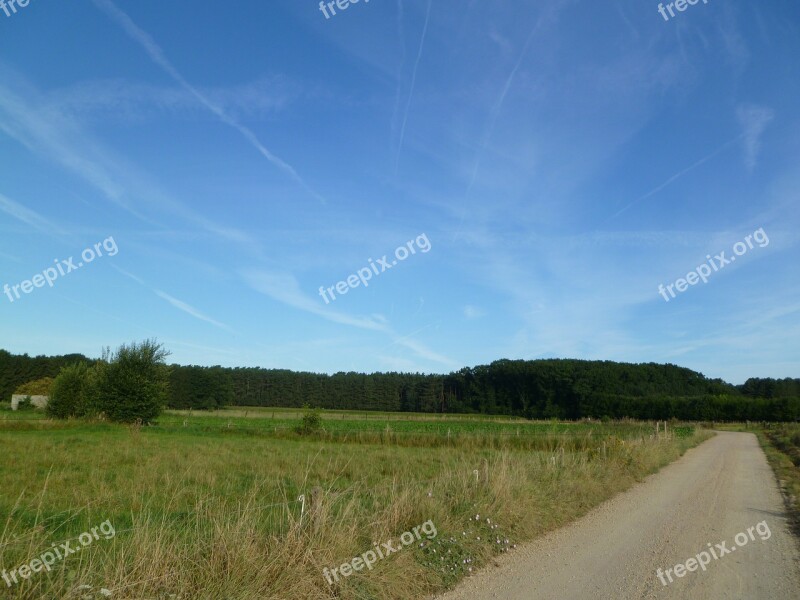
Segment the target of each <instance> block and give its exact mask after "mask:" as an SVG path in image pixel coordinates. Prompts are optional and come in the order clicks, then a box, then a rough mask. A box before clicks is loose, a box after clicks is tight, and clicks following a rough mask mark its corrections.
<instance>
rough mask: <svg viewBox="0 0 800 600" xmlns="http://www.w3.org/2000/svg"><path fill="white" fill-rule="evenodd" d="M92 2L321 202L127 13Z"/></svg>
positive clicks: (106, 2) (104, 1)
mask: <svg viewBox="0 0 800 600" xmlns="http://www.w3.org/2000/svg"><path fill="white" fill-rule="evenodd" d="M92 1H93V2H94V4H95V5H96V6H97V7H98V8H99V9H101V10H102V11H103V12H105V13H106V14H107V15H108V16H109V17H111V19H112V20H114V21H115V22H116V23H117V24H118V25H120V26H121V27H122V28H123V29H124V30H125V33H127V34H128V36H129V37H130V38H131V39H133V40H134V41H135V42H137V43H138V44H139V45H140V46H142V48H144V51H145V52H146V53H147V55H148V56H149V57H150V59H151V60H152V61H153V62H154V63H155V64H156V65H158V66H159V67H161V69H162V70H163V71H164V72H165V73H166V74H167V75H169V76H170V77H172V79H174V80H175V81H176V82H177V83H178V84H180V85H181V87H183V88H184V89H185V90H187V91H188V92H189V93H191V94H192V95H193V96H194V97H195V98H197V100H198V101H200V102H201V103H202V104H203V105H204V106H205V107H206V108H207V109H208V110H210V111H211V112H212V113H214V114H215V115H216V116H217V117H218V118H219V119H220V120H221V121H222V122H223V123H225V124H226V125H229V126H230V127H232V128H234V129H235V130H236V131H238V132H239V133H240V134H241V135H242V136H243V137H244V138H245V139H246V140H247V141H248V142H249V143H250V144H251V145H252V146H253V147H254V148H255V149H256V150H258V152H259V153H261V155H262V156H264V158H266V159H267V160H268V161H269V162H270V163H272V164H273V165H274V166H276V167H278V168H279V169H280V170H281V171H283V172H284V173H286V174H287V175H288V176H289V177H291V178H292V179H293V180H294V181H295V182H296V183H298V184H299V185H300V186H301V187H302V188H303V189H305V190H306V191H307V192H308V193H309V194H311V195H312V196H314V197H315V198H316V199H317V200H319V201H321V202H323V203H324V202H325V198H323V197H322V196H321V195H319V194H318V193H317V192H316V191H314V190H313V189H312V188H311V187H310V186H309V185H308V184H307V183H306V182H305V180H304V179H303V178H302V177H300V175H299V174H298V173H297V171H296V170H295V168H294V167H293V166H291V165H290V164H289V163H287V162H286V161H284V160H283V159H282V158H280V157H279V156H277V155H276V154H273V153H272V152H271V151H270V150H269V149H267V147H266V146H264V144H262V143H261V141H260V140H259V139H258V137H257V136H256V134H255V133H253V132H252V131H251V130H250V129H248V128H247V127H245V126H244V125H242V124H240V123H239V122H238V121H236V120H235V119H234V118H233V117H232V116H231V115H230V114H228V113H227V112H226V111H225V110H223V108H222V107H221V106H220V105H218V104H217V103H215V102H213V101H212V100H211V99H210V98H208V97H207V96H206V95H205V94H203V93H202V92H201V91H200V90H199V89H198V88H196V87H194V86H193V85H192V84H190V83H189V82H188V81H187V80H186V79H185V78H184V77H183V75H181V73H180V72H179V71H178V70H177V69H176V68H175V67H174V66H173V65H172V63H171V62H169V60H167V58H166V56H164V52H163V51H162V50H161V48H160V47H159V45H158V44H156V42H155V40H153V38H152V37H151V36H150V35H149V34H148V33H146V32H145V31H143V30H142V29H140V28H139V26H138V25H136V23H134V22H133V20H132V19H131V18H130V17H129V16H128V15H127V13H124V12H123V11H121V10H120V9H119V8H117V6H116V5H115V4H114V3H113V2H111V1H110V0H92Z"/></svg>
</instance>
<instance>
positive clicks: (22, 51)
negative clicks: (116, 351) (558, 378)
mask: <svg viewBox="0 0 800 600" xmlns="http://www.w3.org/2000/svg"><path fill="white" fill-rule="evenodd" d="M4 1H5V4H6V6H7V7H8V2H9V1H10V0H4ZM340 4H341V5H342V6H345V8H344V9H342V8H337V6H336V4H335V3H332V8H329V7H327V6H324V7H323V8H324V10H321V8H320V6H319V3H318V2H315V1H313V0H267V1H255V0H239V1H237V2H232V3H226V4H222V3H218V2H208V1H207V0H195V1H194V2H191V3H190V2H186V1H173V2H163V1H155V0H137V1H136V2H130V1H128V2H122V1H121V0H119V1H118V0H114V1H113V2H112V1H111V0H69V1H64V2H55V1H53V0H30V2H29V3H28V4H27V5H26V6H19V5H16V4H14V5H11V7H10V8H9V9H8V14H6V13H5V12H3V11H4V10H5V9H3V8H2V6H0V265H2V277H1V280H0V285H3V286H4V288H3V293H2V295H0V324H1V327H2V330H1V331H2V336H1V337H0V347H2V348H5V349H7V350H9V351H11V352H14V353H28V354H31V355H36V354H47V355H53V354H65V353H73V352H80V353H83V354H86V355H88V356H93V357H96V356H99V355H100V353H101V350H102V348H104V347H106V346H111V347H112V348H113V347H116V346H118V345H120V344H122V343H127V342H131V341H134V340H143V339H148V338H156V339H157V340H158V341H159V342H162V343H163V344H164V345H165V346H166V348H167V349H168V350H169V351H170V352H171V353H172V354H171V356H170V359H169V360H170V362H176V363H180V364H198V365H215V364H219V365H223V366H260V367H265V368H285V369H293V370H302V371H314V372H325V373H334V372H337V371H361V372H374V371H413V372H431V373H446V372H450V371H453V370H458V369H460V368H462V367H464V366H473V365H478V364H487V363H489V362H492V361H494V360H497V359H501V358H509V359H538V358H579V359H590V360H615V361H624V362H634V363H640V362H659V363H672V364H678V365H681V366H685V367H689V368H691V369H695V370H698V371H700V372H702V373H703V374H705V375H706V376H708V377H721V378H723V379H725V380H726V381H729V382H732V383H742V382H744V380H745V379H747V378H748V377H798V376H800V372H799V371H800V344H798V339H800V294H798V292H800V278H798V264H799V262H798V258H800V252H799V246H798V241H800V233H799V232H800V227H798V226H799V225H800V197H799V196H798V193H799V191H800V5H798V3H797V2H796V1H793V0H768V1H766V2H752V1H749V2H745V1H742V0H708V2H707V3H704V2H703V1H702V0H701V1H699V2H698V3H697V4H695V5H685V6H684V10H683V11H677V10H675V9H674V8H672V5H671V4H670V6H669V8H667V6H665V5H664V6H663V11H662V12H663V15H662V12H659V4H658V3H657V2H653V1H652V0H612V1H607V2H589V1H587V0H580V1H577V0H535V1H533V0H484V1H482V2H478V1H477V0H458V1H455V0H372V1H371V2H369V1H368V0H362V1H361V2H358V3H356V4H350V5H348V4H347V2H346V1H342V0H340ZM670 10H672V13H673V14H674V16H670V12H669V11H670ZM334 11H335V14H334ZM748 236H749V237H748ZM737 244H738V245H737ZM721 253H724V254H723V255H722V256H720V254H721ZM717 257H719V258H717ZM731 258H734V259H735V261H734V260H731ZM704 265H705V266H704ZM712 266H713V267H714V268H713V269H712V268H711V267H712ZM706 271H708V272H709V273H708V274H707V273H706ZM690 272H694V273H695V274H694V275H688V274H689V273H690ZM359 274H360V277H359ZM700 274H702V275H703V277H700ZM703 279H705V281H703ZM348 280H349V281H348ZM680 280H684V281H683V282H681V281H680ZM687 280H688V281H687ZM25 282H27V283H25ZM340 282H342V283H340ZM337 284H338V289H337ZM670 285H672V288H669V287H668V286H670ZM14 286H16V288H15V287H14ZM660 286H662V287H660Z"/></svg>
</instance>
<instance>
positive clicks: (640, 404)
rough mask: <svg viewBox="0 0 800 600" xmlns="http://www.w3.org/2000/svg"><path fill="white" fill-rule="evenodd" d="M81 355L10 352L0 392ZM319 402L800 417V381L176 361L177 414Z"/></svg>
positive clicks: (405, 408)
mask: <svg viewBox="0 0 800 600" xmlns="http://www.w3.org/2000/svg"><path fill="white" fill-rule="evenodd" d="M74 362H93V361H91V360H90V359H89V358H87V357H85V356H82V355H80V354H70V355H66V356H52V357H47V356H36V357H30V356H28V355H14V354H11V353H9V352H7V351H5V350H0V393H2V396H0V398H2V400H3V401H8V400H9V399H10V397H11V394H12V393H14V390H15V389H16V388H17V387H18V386H20V385H21V384H24V383H27V382H29V381H32V380H35V379H39V378H42V377H55V376H56V375H57V374H58V372H59V371H60V369H61V368H62V367H63V366H65V365H68V364H71V363H74ZM306 404H308V405H310V406H314V407H319V408H323V409H351V410H352V409H355V410H382V411H402V412H428V413H483V414H495V415H513V416H520V417H525V418H528V419H550V418H555V419H572V420H574V419H581V418H586V417H591V418H604V417H608V418H623V417H631V418H637V419H670V418H673V417H674V418H677V419H683V420H717V421H747V420H750V421H797V420H799V419H800V379H789V378H787V379H760V378H751V379H748V380H747V381H746V382H745V383H744V384H742V385H739V386H734V385H732V384H729V383H726V382H725V381H722V380H721V379H709V378H706V377H705V376H703V375H702V374H701V373H698V372H696V371H692V370H691V369H687V368H684V367H679V366H676V365H672V364H656V363H643V364H632V363H619V362H613V361H586V360H573V359H544V360H531V361H526V360H506V359H504V360H497V361H495V362H493V363H491V364H489V365H480V366H476V367H465V368H463V369H461V370H459V371H456V372H452V373H449V374H446V375H436V374H434V375H426V374H420V373H371V374H365V373H355V372H349V373H335V374H333V375H327V374H318V373H308V372H296V371H289V370H284V369H263V368H255V367H252V368H250V367H248V368H243V367H237V368H229V367H220V366H214V367H200V366H182V365H175V364H174V365H171V367H170V379H169V401H168V407H169V408H184V409H185V408H192V409H198V410H213V409H218V408H221V407H223V406H228V405H237V406H276V407H277V406H280V407H301V406H304V405H306Z"/></svg>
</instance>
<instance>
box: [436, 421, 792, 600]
mask: <svg viewBox="0 0 800 600" xmlns="http://www.w3.org/2000/svg"><path fill="white" fill-rule="evenodd" d="M762 521H766V524H767V526H768V527H769V531H770V532H771V537H769V539H766V540H763V541H762V539H761V537H762V535H760V534H759V531H758V530H753V531H752V534H753V537H754V538H755V539H751V538H750V537H749V536H747V539H746V542H744V541H743V538H742V537H741V536H740V537H739V541H740V542H741V545H740V547H736V541H735V540H734V537H735V536H736V534H737V533H740V532H745V535H747V534H746V531H747V529H748V528H750V527H753V528H754V527H756V525H757V524H758V523H761V522H762ZM761 531H763V532H764V537H766V532H765V530H764V526H763V525H762V526H761ZM722 542H725V543H726V548H727V549H729V550H730V549H731V548H734V547H735V549H734V550H732V551H731V552H730V553H728V554H725V555H724V556H719V555H720V554H721V552H722V550H721V549H718V548H717V547H716V545H717V544H721V543H722ZM709 543H710V544H711V545H712V548H713V549H714V551H715V552H716V554H717V555H718V556H719V557H718V558H717V559H716V560H715V559H713V558H711V559H710V563H709V564H708V565H707V567H706V570H705V571H702V570H701V569H699V568H697V565H696V564H694V565H691V564H690V565H688V566H694V568H695V569H696V570H694V571H692V572H685V574H684V576H683V577H681V578H678V577H677V576H676V575H675V574H674V573H673V574H672V579H673V582H672V583H669V580H668V578H667V577H666V575H664V579H665V581H666V583H667V585H666V586H664V585H662V583H661V582H660V581H659V578H658V577H657V574H656V570H657V569H659V568H660V569H662V572H663V571H666V569H669V568H672V569H674V567H675V565H676V564H678V563H686V561H687V559H689V558H695V560H696V555H697V554H699V553H700V552H702V551H709V547H708V544H709ZM440 598H441V599H442V600H488V599H497V598H501V599H503V600H532V599H539V598H542V599H545V600H561V599H563V600H578V599H580V600H583V599H596V598H601V599H606V598H607V599H614V600H626V599H634V598H636V599H639V598H670V599H673V598H691V599H697V600H699V599H704V600H705V599H708V600H722V599H726V598H747V599H748V600H753V599H764V600H783V599H787V600H798V599H800V551H799V550H798V544H797V540H796V539H795V538H794V537H793V536H792V534H791V533H790V530H789V525H788V519H787V515H786V512H785V508H784V504H783V499H782V498H781V495H780V492H779V490H778V487H777V484H776V482H775V477H774V475H773V473H772V470H771V469H770V467H769V465H768V464H767V459H766V457H765V456H764V453H763V452H762V450H761V448H760V447H759V445H758V441H757V440H756V437H755V436H754V435H753V434H750V433H723V432H720V433H719V434H717V435H716V436H715V437H714V438H712V439H710V440H708V441H706V442H704V443H703V444H701V445H700V446H698V447H697V448H694V449H692V450H689V451H688V452H687V453H686V454H685V455H684V456H683V457H682V458H681V459H680V460H678V461H676V462H675V463H673V464H671V465H669V466H667V467H665V468H664V469H662V470H661V471H660V472H659V473H657V474H655V475H652V476H650V477H648V478H647V479H646V480H645V481H644V482H643V483H641V484H638V485H636V486H634V487H633V488H632V489H630V490H628V491H627V492H625V493H623V494H620V495H618V496H616V497H614V498H612V499H611V500H609V501H607V502H605V503H603V504H602V505H600V506H599V507H597V508H596V509H594V510H592V511H591V512H590V513H589V514H587V515H586V516H584V517H583V518H581V519H579V520H578V521H575V522H574V523H571V524H570V525H568V526H566V527H563V528H561V529H559V530H557V531H554V532H551V533H549V534H547V535H545V536H543V537H541V538H538V539H536V540H534V541H533V542H531V543H529V544H526V545H524V546H523V547H521V548H519V549H518V550H517V551H515V552H514V553H513V554H510V555H503V556H500V557H498V558H497V559H496V561H495V565H494V566H490V567H487V568H485V569H483V570H481V571H480V572H479V573H478V574H477V575H475V576H473V577H470V578H469V579H467V580H465V581H464V582H462V583H461V584H460V585H459V586H458V587H457V588H456V589H455V590H453V591H452V592H449V593H448V594H445V595H444V596H440Z"/></svg>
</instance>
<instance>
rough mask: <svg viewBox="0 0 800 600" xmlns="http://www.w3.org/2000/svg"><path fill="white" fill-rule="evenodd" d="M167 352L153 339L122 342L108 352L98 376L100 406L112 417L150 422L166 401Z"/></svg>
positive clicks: (115, 419)
mask: <svg viewBox="0 0 800 600" xmlns="http://www.w3.org/2000/svg"><path fill="white" fill-rule="evenodd" d="M167 356H169V352H167V351H166V350H165V349H164V348H163V347H162V345H161V344H158V343H156V341H155V340H145V341H144V342H141V343H139V344H137V343H136V342H134V343H132V344H131V345H130V346H127V345H124V344H123V345H122V346H120V347H119V349H118V350H117V351H116V353H114V354H109V355H108V356H107V364H104V365H103V366H102V368H101V371H100V374H99V376H98V386H97V392H98V398H99V408H100V410H101V411H102V412H103V413H105V415H106V416H107V417H108V419H109V420H111V421H117V422H120V423H136V422H141V423H144V424H146V423H149V422H151V421H152V420H153V419H155V418H156V417H157V416H158V415H159V414H161V411H162V410H163V408H164V405H165V404H166V402H167V394H168V391H169V368H168V367H167V365H166V364H165V363H164V360H165V359H166V358H167Z"/></svg>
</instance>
